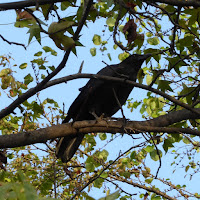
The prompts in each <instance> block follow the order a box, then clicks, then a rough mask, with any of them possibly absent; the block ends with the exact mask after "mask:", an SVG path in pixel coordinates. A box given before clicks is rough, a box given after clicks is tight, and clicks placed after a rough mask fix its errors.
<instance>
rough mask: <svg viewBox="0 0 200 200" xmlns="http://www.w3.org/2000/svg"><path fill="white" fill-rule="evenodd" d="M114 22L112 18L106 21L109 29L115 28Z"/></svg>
mask: <svg viewBox="0 0 200 200" xmlns="http://www.w3.org/2000/svg"><path fill="white" fill-rule="evenodd" d="M115 21H116V19H114V18H113V17H109V18H108V19H107V20H106V24H107V25H108V26H110V27H113V26H115Z"/></svg>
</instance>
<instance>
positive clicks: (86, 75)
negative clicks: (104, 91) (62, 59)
mask: <svg viewBox="0 0 200 200" xmlns="http://www.w3.org/2000/svg"><path fill="white" fill-rule="evenodd" d="M77 78H94V79H100V80H104V81H111V82H119V83H122V84H128V85H133V86H134V87H138V88H141V89H144V90H147V91H151V92H153V93H155V94H158V95H160V96H162V97H164V98H166V99H168V100H169V101H171V102H173V103H175V104H176V105H179V106H181V107H183V108H185V109H188V110H190V111H192V112H195V113H196V114H199V115H200V112H197V111H196V110H195V109H194V108H192V107H191V106H189V105H188V104H185V103H183V102H181V101H179V100H177V99H175V98H174V97H172V96H170V95H168V94H166V93H165V92H162V91H160V90H157V89H154V88H151V87H149V86H148V85H143V84H140V83H136V82H134V81H129V80H126V79H123V78H116V77H110V76H102V75H98V74H84V73H83V74H82V73H81V74H80V73H77V74H73V75H69V76H65V77H62V78H58V79H55V80H52V81H49V82H48V83H47V84H46V85H45V86H44V87H43V88H42V89H45V88H48V87H51V86H53V85H57V84H60V83H66V82H67V81H70V80H74V79H77ZM0 117H1V113H0Z"/></svg>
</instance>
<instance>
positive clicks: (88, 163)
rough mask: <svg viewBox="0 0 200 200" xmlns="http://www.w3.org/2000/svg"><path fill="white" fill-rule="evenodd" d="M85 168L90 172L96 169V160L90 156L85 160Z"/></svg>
mask: <svg viewBox="0 0 200 200" xmlns="http://www.w3.org/2000/svg"><path fill="white" fill-rule="evenodd" d="M85 168H86V170H87V171H89V172H93V171H94V170H95V165H94V160H93V158H91V157H88V158H87V160H86V162H85Z"/></svg>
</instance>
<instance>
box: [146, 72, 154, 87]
mask: <svg viewBox="0 0 200 200" xmlns="http://www.w3.org/2000/svg"><path fill="white" fill-rule="evenodd" d="M152 80H153V77H152V76H151V75H149V74H147V76H146V83H147V85H150V84H151V82H152Z"/></svg>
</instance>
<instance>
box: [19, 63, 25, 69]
mask: <svg viewBox="0 0 200 200" xmlns="http://www.w3.org/2000/svg"><path fill="white" fill-rule="evenodd" d="M26 67H27V63H22V64H21V65H20V66H19V68H20V69H26Z"/></svg>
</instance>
